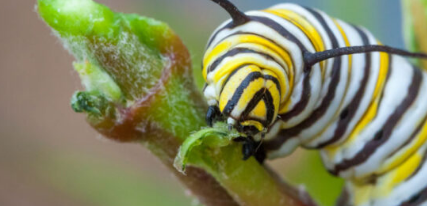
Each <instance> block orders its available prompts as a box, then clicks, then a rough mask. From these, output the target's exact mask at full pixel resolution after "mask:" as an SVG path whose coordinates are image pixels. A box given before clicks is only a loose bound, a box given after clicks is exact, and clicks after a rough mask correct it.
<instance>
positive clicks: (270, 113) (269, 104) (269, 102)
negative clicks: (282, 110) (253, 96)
mask: <svg viewBox="0 0 427 206" xmlns="http://www.w3.org/2000/svg"><path fill="white" fill-rule="evenodd" d="M273 101H274V99H273V96H271V93H270V91H269V90H266V91H265V95H264V102H265V106H266V108H267V124H266V126H265V127H268V126H270V124H271V122H272V121H273V118H274V113H275V111H274V110H275V109H274V102H273Z"/></svg>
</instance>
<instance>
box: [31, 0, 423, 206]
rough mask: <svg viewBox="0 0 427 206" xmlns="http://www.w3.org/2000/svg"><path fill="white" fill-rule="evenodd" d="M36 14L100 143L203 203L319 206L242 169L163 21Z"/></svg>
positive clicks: (63, 6)
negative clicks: (134, 155) (111, 143)
mask: <svg viewBox="0 0 427 206" xmlns="http://www.w3.org/2000/svg"><path fill="white" fill-rule="evenodd" d="M402 5H403V10H404V23H405V29H404V30H405V32H404V34H405V38H406V43H407V46H408V48H409V49H411V50H412V51H414V52H415V51H421V52H427V39H426V38H424V37H426V36H427V24H425V22H426V21H425V20H426V18H427V1H425V0H402ZM37 11H38V13H39V15H40V17H41V18H42V19H43V20H44V21H45V22H46V23H47V25H48V26H49V27H51V28H52V30H53V33H54V34H55V35H56V36H57V37H58V38H59V39H61V41H62V43H63V45H64V47H65V48H66V49H67V50H68V51H69V52H70V53H71V54H72V55H73V56H74V57H75V59H76V60H75V62H74V64H73V65H74V68H75V71H76V72H77V73H78V74H79V76H80V79H81V82H82V85H83V86H84V88H85V90H84V91H78V92H76V93H75V94H74V95H73V96H72V100H71V107H72V108H73V109H74V111H76V112H79V113H84V114H86V116H87V122H88V123H89V124H90V125H91V126H92V127H93V128H94V129H95V130H97V131H98V132H99V133H100V134H102V135H103V136H105V137H107V138H109V139H112V140H116V141H118V142H134V143H139V144H141V145H143V146H145V147H146V148H148V149H149V150H150V151H151V152H152V153H153V154H154V155H155V156H157V157H158V158H159V159H160V160H161V161H162V162H163V164H164V165H166V167H167V168H168V169H169V170H170V172H171V173H173V174H174V175H175V176H176V177H177V178H178V179H179V180H180V181H181V182H182V183H183V184H184V185H185V187H187V188H188V189H189V191H191V194H192V195H193V196H194V197H195V198H197V200H198V201H199V202H200V203H201V204H203V205H207V206H214V205H215V206H216V205H221V206H235V205H247V206H261V205H278V206H280V205H283V206H311V205H317V204H316V203H315V201H313V200H312V198H311V197H310V196H309V195H308V193H306V192H305V191H304V189H302V188H294V187H292V186H290V185H289V184H288V183H286V182H285V181H283V180H281V179H280V178H279V176H278V175H277V174H275V173H274V171H272V170H271V169H270V168H269V167H268V166H267V165H261V164H259V163H258V162H257V161H256V160H255V159H254V158H253V157H251V158H249V159H248V160H246V161H243V160H242V153H241V150H242V148H241V144H239V143H235V142H233V141H232V139H233V138H235V137H237V136H238V134H237V132H236V131H234V130H232V131H229V130H228V128H227V126H226V125H224V124H223V123H217V124H216V125H214V127H212V128H208V127H207V126H206V123H205V117H204V116H205V114H206V110H207V105H206V103H205V100H204V99H203V97H202V95H201V93H200V91H199V90H198V89H197V87H196V86H195V83H194V81H193V76H192V67H191V65H192V63H191V57H190V54H189V52H188V50H187V48H186V46H185V45H184V44H183V43H182V41H181V39H180V38H179V37H178V36H177V35H176V34H175V33H174V31H173V30H172V29H171V28H170V27H169V26H168V25H167V24H166V23H163V22H160V21H157V20H155V19H151V18H148V17H142V16H139V15H136V14H124V13H118V12H114V11H112V10H110V9H109V8H108V7H106V6H104V5H101V4H98V3H96V2H94V1H92V0H38V2H37ZM419 64H423V65H425V66H427V64H426V63H425V62H419Z"/></svg>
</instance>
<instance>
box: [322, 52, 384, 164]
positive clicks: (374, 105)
mask: <svg viewBox="0 0 427 206" xmlns="http://www.w3.org/2000/svg"><path fill="white" fill-rule="evenodd" d="M388 69H389V55H388V54H387V53H380V71H379V74H378V78H377V84H376V86H375V90H374V94H373V95H372V98H371V99H372V100H373V101H372V102H371V105H370V106H369V108H368V109H367V111H366V112H365V114H364V115H363V117H362V118H361V119H360V121H359V122H358V123H357V125H356V126H355V128H354V130H353V131H352V133H351V134H350V135H349V138H348V139H347V140H346V141H345V142H344V143H343V144H341V145H331V146H329V147H327V148H326V149H325V151H326V152H327V153H328V155H329V158H330V159H333V156H335V155H336V153H337V152H338V151H339V149H340V148H348V146H349V145H351V144H352V143H353V142H354V141H355V139H356V138H357V135H358V134H359V133H360V131H362V130H363V129H364V128H365V127H366V125H368V124H369V123H370V122H371V121H372V119H373V118H374V117H375V116H376V114H377V111H378V104H379V100H380V95H379V93H380V91H382V90H383V87H384V84H385V80H386V77H387V72H388Z"/></svg>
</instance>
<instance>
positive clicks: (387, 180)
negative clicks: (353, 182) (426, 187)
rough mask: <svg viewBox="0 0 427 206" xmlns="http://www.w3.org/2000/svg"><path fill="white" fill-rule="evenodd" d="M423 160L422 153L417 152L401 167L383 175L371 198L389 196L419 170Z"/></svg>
mask: <svg viewBox="0 0 427 206" xmlns="http://www.w3.org/2000/svg"><path fill="white" fill-rule="evenodd" d="M422 160H423V156H422V154H420V153H419V152H417V153H415V154H413V155H412V156H411V157H410V158H409V159H407V160H406V161H405V162H404V163H403V164H401V165H400V166H399V167H397V168H396V169H394V170H392V171H391V172H389V173H386V175H384V176H381V177H380V179H379V180H378V182H377V187H376V188H375V190H374V191H373V192H372V194H371V198H375V199H378V198H384V197H387V196H389V195H390V193H391V192H392V191H393V189H394V188H395V187H397V186H398V185H400V184H401V183H402V182H405V181H406V180H407V179H408V178H410V177H411V176H412V175H413V174H414V172H416V171H417V169H418V167H420V166H421V164H422Z"/></svg>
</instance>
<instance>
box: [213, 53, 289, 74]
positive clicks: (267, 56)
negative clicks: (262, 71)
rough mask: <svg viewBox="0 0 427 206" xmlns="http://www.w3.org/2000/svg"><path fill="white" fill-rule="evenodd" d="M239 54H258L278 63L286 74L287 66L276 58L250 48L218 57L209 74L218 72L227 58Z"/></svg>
mask: <svg viewBox="0 0 427 206" xmlns="http://www.w3.org/2000/svg"><path fill="white" fill-rule="evenodd" d="M238 54H258V55H260V56H262V57H264V58H266V59H268V60H272V61H274V62H276V63H277V64H278V65H280V66H281V67H282V69H283V70H284V71H285V72H286V70H285V68H287V67H286V66H285V65H283V64H281V63H280V62H279V61H278V60H277V59H275V58H274V57H272V56H271V55H270V54H267V53H263V52H258V51H255V50H252V49H248V48H233V49H231V50H230V51H228V52H226V53H225V54H224V55H222V56H220V57H218V58H217V59H216V60H215V61H214V62H213V63H212V64H211V65H210V66H209V69H208V72H213V71H215V70H216V68H217V67H218V65H219V64H221V62H222V61H223V60H224V59H225V58H227V57H232V56H235V55H238Z"/></svg>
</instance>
